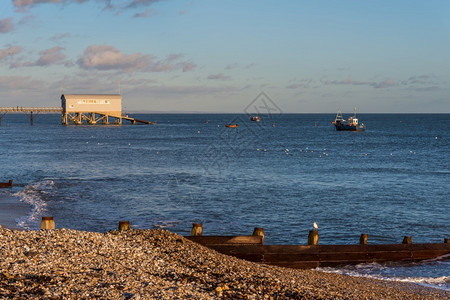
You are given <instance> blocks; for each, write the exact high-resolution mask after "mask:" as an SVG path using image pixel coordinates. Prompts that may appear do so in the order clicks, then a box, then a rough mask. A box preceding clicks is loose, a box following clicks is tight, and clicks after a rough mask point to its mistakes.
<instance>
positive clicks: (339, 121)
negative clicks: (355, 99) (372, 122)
mask: <svg viewBox="0 0 450 300" xmlns="http://www.w3.org/2000/svg"><path fill="white" fill-rule="evenodd" d="M331 123H333V124H334V126H336V130H337V131H365V130H366V126H365V125H364V123H359V121H358V118H357V117H356V107H355V108H354V113H353V116H352V117H350V118H348V120H345V119H344V118H343V117H342V112H341V110H340V109H339V110H338V112H337V114H336V118H335V119H334V121H333V122H331Z"/></svg>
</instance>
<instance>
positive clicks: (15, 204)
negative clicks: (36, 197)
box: [0, 191, 32, 230]
mask: <svg viewBox="0 0 450 300" xmlns="http://www.w3.org/2000/svg"><path fill="white" fill-rule="evenodd" d="M31 209H32V207H31V205H29V204H27V203H23V202H20V201H19V200H17V198H15V197H13V196H11V195H10V194H9V192H7V193H3V192H2V191H0V225H1V226H3V227H5V228H9V229H17V230H20V229H21V228H19V227H18V225H17V219H19V218H22V217H26V216H28V215H29V214H30V212H31Z"/></svg>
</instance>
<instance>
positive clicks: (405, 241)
mask: <svg viewBox="0 0 450 300" xmlns="http://www.w3.org/2000/svg"><path fill="white" fill-rule="evenodd" d="M402 244H412V237H411V236H405V237H404V238H403V242H402Z"/></svg>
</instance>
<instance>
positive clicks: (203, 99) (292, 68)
mask: <svg viewBox="0 0 450 300" xmlns="http://www.w3.org/2000/svg"><path fill="white" fill-rule="evenodd" d="M119 86H120V91H121V94H122V96H123V99H124V100H123V106H124V109H125V110H127V111H135V112H136V111H146V112H243V110H244V109H245V108H246V107H247V106H248V104H249V103H251V102H252V101H253V100H254V99H255V97H257V96H258V95H259V94H260V93H261V92H265V94H267V95H268V96H269V97H270V99H271V100H272V101H273V103H276V105H277V106H278V107H279V108H280V109H281V110H282V111H283V112H285V113H310V112H335V111H336V110H337V109H338V108H342V110H343V111H352V110H353V106H355V105H356V106H357V107H358V111H359V112H446V113H450V1H444V0H442V1H433V0H431V1H415V0H408V1H406V0H405V1H403V0H398V1H384V0H380V1H360V0H355V1H337V0H336V1H302V0H300V1H264V0H260V1H256V0H255V1H243V0H241V1H233V0H229V1H214V0H194V1H174V0H166V1H158V0H110V1H108V0H2V1H1V4H0V106H59V105H60V100H59V98H60V95H61V93H67V94H70V93H73V94H75V93H117V92H118V91H119Z"/></svg>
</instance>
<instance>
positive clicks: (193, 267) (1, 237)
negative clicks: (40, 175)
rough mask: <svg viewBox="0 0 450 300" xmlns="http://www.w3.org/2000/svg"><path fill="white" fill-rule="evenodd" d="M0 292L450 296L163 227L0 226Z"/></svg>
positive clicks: (24, 295) (22, 295)
mask: <svg viewBox="0 0 450 300" xmlns="http://www.w3.org/2000/svg"><path fill="white" fill-rule="evenodd" d="M0 245H1V247H0V257H1V258H2V260H1V261H0V298H2V299H3V298H14V299H16V298H17V299H31V298H40V299H81V298H82V299H88V298H89V299H93V298H100V299H449V298H450V292H446V291H442V290H437V289H432V288H425V287H421V286H418V285H414V284H406V283H399V282H391V281H380V280H374V279H369V278H362V277H350V276H345V275H339V274H330V273H322V272H318V271H314V270H293V269H288V268H280V267H276V266H266V265H259V264H254V263H251V262H247V261H243V260H239V259H236V258H234V257H231V256H226V255H222V254H219V253H217V252H215V251H213V250H210V249H207V248H205V247H203V246H200V245H198V244H195V243H193V242H191V241H189V240H187V239H185V238H183V237H182V236H180V235H177V234H175V233H171V232H169V231H166V230H160V229H158V230H128V231H123V232H118V231H110V232H107V233H98V232H85V231H76V230H69V229H57V230H33V231H24V230H14V231H13V230H9V229H4V228H3V229H0Z"/></svg>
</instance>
